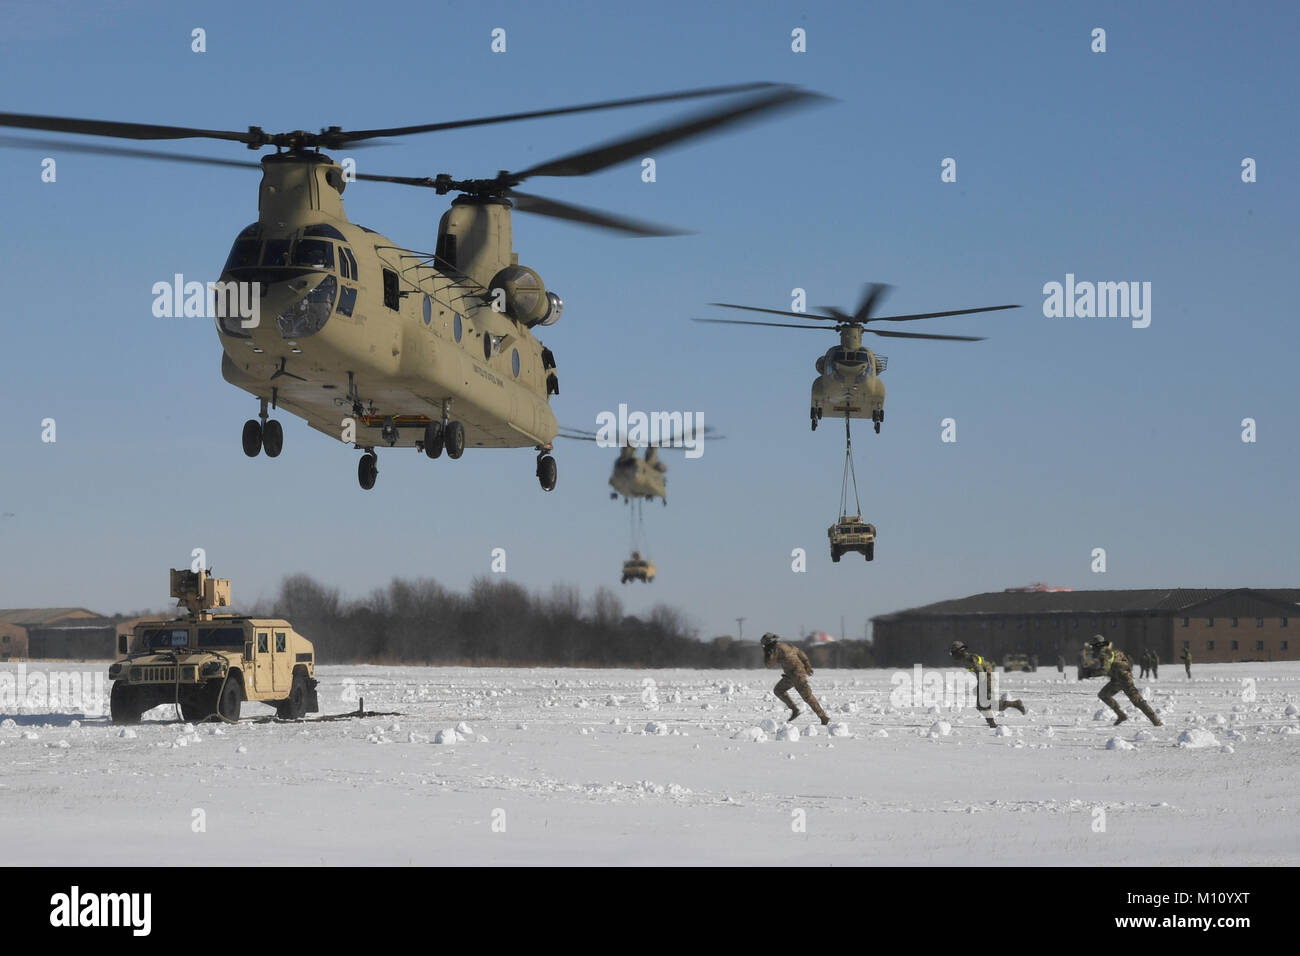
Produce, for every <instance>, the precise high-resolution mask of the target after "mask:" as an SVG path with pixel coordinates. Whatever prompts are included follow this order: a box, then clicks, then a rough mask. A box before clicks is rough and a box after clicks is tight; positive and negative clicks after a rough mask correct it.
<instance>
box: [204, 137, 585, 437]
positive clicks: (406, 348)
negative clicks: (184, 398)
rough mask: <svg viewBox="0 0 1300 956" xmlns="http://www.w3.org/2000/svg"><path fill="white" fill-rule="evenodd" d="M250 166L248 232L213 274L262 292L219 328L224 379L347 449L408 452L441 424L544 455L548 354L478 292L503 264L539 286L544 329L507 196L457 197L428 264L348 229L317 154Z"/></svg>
mask: <svg viewBox="0 0 1300 956" xmlns="http://www.w3.org/2000/svg"><path fill="white" fill-rule="evenodd" d="M262 166H263V170H264V172H263V181H262V187H261V193H260V203H259V217H258V221H257V222H255V223H254V224H252V225H251V226H249V227H248V228H247V229H245V230H244V231H243V232H241V233H240V235H239V237H238V238H237V239H236V240H235V244H234V247H233V249H232V251H231V255H230V258H229V260H228V261H227V263H226V267H225V269H224V270H223V273H222V277H221V278H222V281H223V282H232V281H233V282H257V283H259V286H260V290H259V291H260V300H259V301H260V317H259V322H258V324H257V325H256V327H252V328H244V327H243V326H244V325H245V324H246V322H245V321H243V320H241V319H240V318H239V317H238V316H234V317H231V318H222V319H218V321H217V330H218V333H219V336H220V339H221V344H222V348H223V349H224V353H225V354H224V356H223V358H222V375H223V376H224V377H225V379H226V381H228V382H230V383H231V384H232V385H235V386H237V387H239V388H242V389H244V390H245V391H247V392H249V393H251V394H253V395H255V396H257V397H259V398H261V399H264V400H266V401H267V402H269V403H271V404H272V405H273V406H275V407H279V408H283V409H285V410H287V411H288V412H290V413H292V414H294V415H296V416H298V417H300V418H302V419H303V420H304V421H306V422H307V423H308V424H309V425H311V427H313V428H315V429H317V430H318V431H321V432H324V433H325V434H327V435H330V436H332V437H333V438H335V439H338V440H342V441H347V442H350V443H351V444H353V445H355V446H356V447H358V448H374V447H386V446H390V445H393V446H407V447H410V446H419V445H421V444H422V442H423V438H424V434H425V432H424V429H425V426H426V425H427V424H428V423H429V422H431V421H444V422H445V421H446V420H447V419H448V418H449V417H450V418H454V419H456V420H458V421H459V422H461V423H462V424H463V427H464V429H465V444H466V445H467V446H469V447H484V448H516V447H537V448H546V447H549V445H550V443H551V441H552V439H553V438H554V437H555V434H556V431H557V424H556V420H555V416H554V414H553V413H552V412H551V408H550V403H549V396H550V395H551V394H556V393H558V378H557V376H556V371H555V361H554V357H553V356H552V355H551V353H550V351H549V350H547V349H545V348H544V347H543V346H542V344H541V342H539V341H538V340H537V339H536V337H534V335H533V334H532V333H531V331H530V330H529V322H526V321H520V320H518V319H516V318H514V317H512V315H511V314H509V311H501V310H500V308H501V305H502V302H503V301H504V299H505V297H504V296H502V295H497V296H495V297H494V296H493V295H492V294H491V292H490V290H489V286H490V285H492V284H493V282H494V277H496V276H499V275H506V274H507V273H505V272H503V270H507V269H510V268H511V267H513V269H512V271H511V272H510V273H509V276H510V277H518V276H520V275H523V274H525V273H527V274H528V275H527V276H524V278H526V279H527V278H528V277H529V276H531V277H532V278H533V279H536V282H535V284H534V286H533V287H530V288H529V289H527V290H525V292H526V293H527V292H531V293H533V300H530V301H529V303H528V305H530V306H531V307H532V311H531V312H529V313H528V316H527V317H528V319H529V320H531V324H550V323H551V322H553V321H555V319H557V318H558V317H559V314H558V313H559V309H560V307H561V304H560V303H559V300H558V297H555V296H554V294H553V293H552V294H550V297H549V298H545V297H546V296H547V294H546V293H545V291H544V287H542V289H541V291H540V292H538V289H537V287H540V278H538V277H537V276H536V273H532V271H531V270H527V269H522V268H521V267H519V266H518V260H517V257H516V256H514V254H513V251H512V250H511V248H510V246H511V241H510V228H509V216H510V204H509V202H508V201H505V200H483V201H474V200H465V199H458V200H456V202H455V203H453V206H452V209H451V210H449V211H448V213H447V214H445V215H444V216H443V221H442V223H441V224H440V227H439V240H438V249H439V253H438V254H437V255H431V254H429V253H419V252H414V251H411V250H407V249H404V248H401V247H399V246H397V245H395V244H394V243H392V242H390V241H389V240H388V239H386V238H385V237H384V236H382V235H380V234H379V233H376V232H374V231H372V230H369V229H366V228H364V227H362V226H358V225H356V224H354V223H351V222H349V221H348V219H347V217H346V215H345V214H344V211H343V205H342V200H341V193H342V187H343V179H342V171H341V169H340V167H339V166H337V165H336V164H335V163H333V161H331V160H330V159H329V158H328V157H325V156H323V155H321V154H318V153H305V154H296V155H295V154H281V155H276V156H268V157H266V158H264V160H263V163H262ZM449 237H450V238H449ZM458 245H459V247H458ZM539 295H540V296H542V297H544V298H543V300H542V305H541V306H537V305H536V301H535V300H536V299H537V297H538V296H539ZM507 309H515V310H517V309H518V303H517V302H516V301H513V300H511V301H510V302H509V304H508V306H507ZM551 313H554V314H553V315H552V314H551ZM538 316H540V318H538Z"/></svg>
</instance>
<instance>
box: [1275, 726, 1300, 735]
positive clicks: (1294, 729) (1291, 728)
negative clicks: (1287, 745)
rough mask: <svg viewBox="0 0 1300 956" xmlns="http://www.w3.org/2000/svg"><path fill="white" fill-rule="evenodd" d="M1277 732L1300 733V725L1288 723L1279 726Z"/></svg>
mask: <svg viewBox="0 0 1300 956" xmlns="http://www.w3.org/2000/svg"><path fill="white" fill-rule="evenodd" d="M1277 732H1278V733H1279V734H1300V727H1295V726H1291V725H1287V726H1286V727H1279V728H1278V729H1277Z"/></svg>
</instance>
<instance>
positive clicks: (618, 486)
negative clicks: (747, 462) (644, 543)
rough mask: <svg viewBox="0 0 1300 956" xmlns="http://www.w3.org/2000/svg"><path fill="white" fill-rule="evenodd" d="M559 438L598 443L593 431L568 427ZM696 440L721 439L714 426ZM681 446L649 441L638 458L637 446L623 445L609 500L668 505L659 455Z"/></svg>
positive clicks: (664, 468)
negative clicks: (666, 450)
mask: <svg viewBox="0 0 1300 956" xmlns="http://www.w3.org/2000/svg"><path fill="white" fill-rule="evenodd" d="M557 437H559V438H565V439H569V440H572V441H597V440H598V439H597V436H596V434H595V433H594V432H588V431H583V430H582V429H577V428H567V427H566V428H564V429H562V430H561V431H560V433H559V435H558V436H557ZM694 437H695V440H697V441H700V440H703V439H704V438H710V439H719V438H721V437H722V436H720V435H716V434H714V432H713V429H712V427H709V426H705V427H704V428H703V429H701V430H700V432H699V434H698V435H696V436H694ZM679 440H680V439H679ZM680 447H681V446H680V445H678V444H674V443H673V441H672V440H666V441H664V442H663V443H655V442H647V443H645V454H644V455H638V454H637V446H635V445H633V444H631V443H629V444H626V445H624V446H623V447H622V448H621V449H620V450H619V453H618V458H616V459H614V470H613V472H611V473H610V476H609V486H610V488H612V489H613V490H612V491H611V492H610V493H609V497H610V499H611V500H614V501H616V500H618V498H619V497H620V496H621V497H622V499H623V501H624V502H627V503H631V502H633V501H653V500H654V499H655V498H658V499H660V500H661V501H662V502H663V503H664V505H665V506H667V504H668V464H667V462H665V461H664V460H663V459H662V458H661V457H660V456H659V452H660V451H661V450H662V449H668V450H670V451H671V450H673V449H674V448H680Z"/></svg>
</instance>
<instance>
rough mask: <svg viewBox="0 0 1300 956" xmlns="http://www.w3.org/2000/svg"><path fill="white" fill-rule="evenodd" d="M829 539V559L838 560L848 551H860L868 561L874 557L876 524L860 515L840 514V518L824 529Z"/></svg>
mask: <svg viewBox="0 0 1300 956" xmlns="http://www.w3.org/2000/svg"><path fill="white" fill-rule="evenodd" d="M826 537H828V538H830V541H831V560H832V561H835V562H837V563H838V562H839V560H840V557H841V556H842V555H844V554H845V553H847V552H849V551H858V552H861V554H862V556H863V557H865V558H866V559H867V560H868V561H871V560H874V558H875V557H876V526H875V525H874V524H867V522H865V521H863V520H862V515H842V516H841V517H840V520H839V521H837V522H836V523H835V524H833V525H831V526H830V527H829V528H827V529H826Z"/></svg>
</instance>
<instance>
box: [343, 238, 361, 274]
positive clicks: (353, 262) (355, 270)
mask: <svg viewBox="0 0 1300 956" xmlns="http://www.w3.org/2000/svg"><path fill="white" fill-rule="evenodd" d="M339 251H340V252H341V253H342V254H343V255H344V256H346V257H347V260H348V264H349V265H350V266H352V278H353V279H360V278H361V268H360V267H359V266H358V265H357V257H356V256H354V255H353V254H352V250H351V249H349V248H348V247H347V246H340V247H339Z"/></svg>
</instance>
